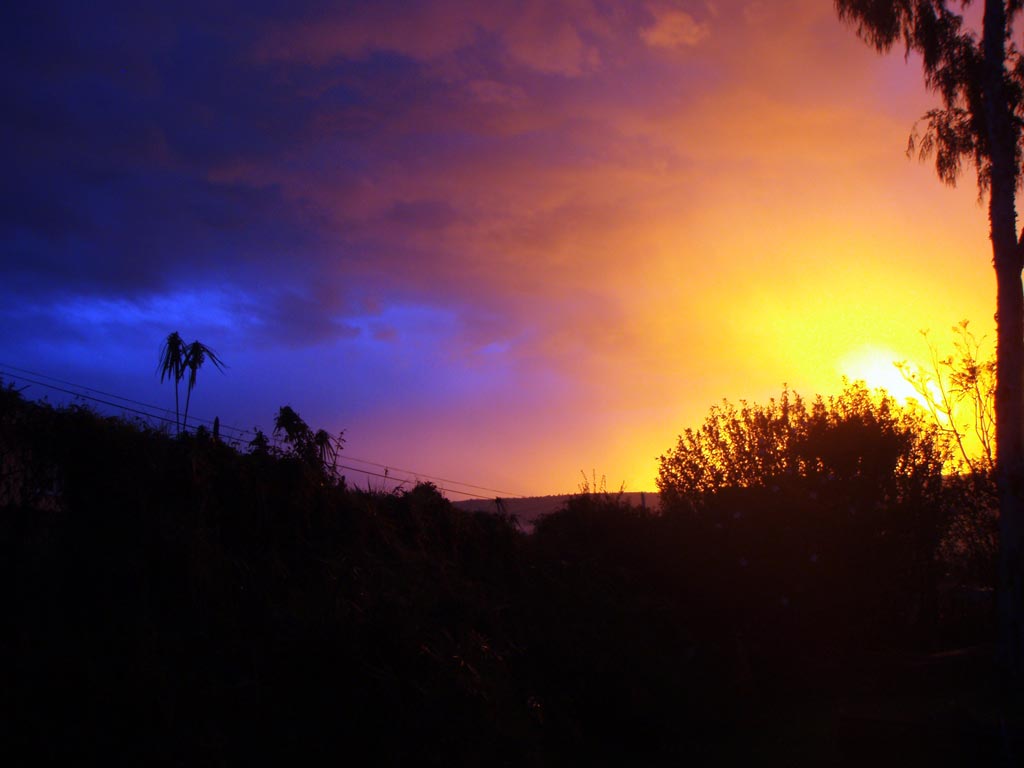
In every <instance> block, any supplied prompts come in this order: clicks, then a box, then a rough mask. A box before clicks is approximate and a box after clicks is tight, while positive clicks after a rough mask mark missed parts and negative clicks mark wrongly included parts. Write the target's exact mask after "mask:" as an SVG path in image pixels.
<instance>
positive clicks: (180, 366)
mask: <svg viewBox="0 0 1024 768" xmlns="http://www.w3.org/2000/svg"><path fill="white" fill-rule="evenodd" d="M157 368H158V370H159V371H160V383H161V384H163V383H164V381H165V380H167V379H170V380H172V381H173V382H174V431H175V434H180V433H181V419H180V408H179V405H178V403H179V398H178V385H179V384H180V383H181V380H182V378H183V377H184V375H185V341H184V339H182V338H181V335H180V334H179V333H178V332H177V331H174V332H172V333H169V334H167V338H166V339H164V343H163V346H161V347H160V362H159V364H158V365H157Z"/></svg>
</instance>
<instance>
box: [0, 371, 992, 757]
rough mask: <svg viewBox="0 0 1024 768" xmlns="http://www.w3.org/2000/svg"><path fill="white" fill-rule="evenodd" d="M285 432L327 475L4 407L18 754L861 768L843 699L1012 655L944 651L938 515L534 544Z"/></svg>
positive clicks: (710, 515)
mask: <svg viewBox="0 0 1024 768" xmlns="http://www.w3.org/2000/svg"><path fill="white" fill-rule="evenodd" d="M293 415H294V416H295V419H292V416H293ZM279 416H283V419H282V420H280V423H279V426H280V428H281V431H282V432H285V433H287V431H288V428H289V427H290V428H291V430H292V432H293V433H294V435H295V436H296V437H298V438H300V439H299V440H298V441H297V442H298V443H301V444H302V445H303V446H305V449H302V448H301V447H300V449H298V450H296V446H295V444H294V443H293V444H291V446H290V447H286V449H285V450H284V451H271V450H266V449H265V447H264V448H263V449H261V448H260V447H259V446H256V447H255V448H254V450H252V451H250V452H248V453H240V452H238V451H236V450H233V449H232V448H230V447H228V446H225V445H223V444H222V443H220V442H218V441H217V440H215V439H213V438H212V436H210V435H206V434H200V435H182V436H181V437H178V438H175V437H172V436H170V435H167V434H165V433H161V432H159V431H154V430H151V429H149V428H147V427H145V425H140V424H134V423H129V422H126V421H124V420H122V419H116V418H105V417H101V416H98V415H97V414H95V413H92V412H90V411H88V410H85V409H82V408H78V407H70V408H64V409H54V408H51V407H49V406H46V405H40V404H34V403H28V402H25V401H24V400H23V399H22V398H20V397H19V396H18V395H17V393H15V392H13V391H12V390H9V389H8V390H0V459H2V463H0V467H2V476H0V546H2V547H3V552H4V553H5V556H4V557H3V559H2V560H0V568H2V569H3V573H2V574H0V584H2V585H3V586H2V587H0V589H2V594H0V597H2V599H3V601H4V605H5V611H4V612H3V618H2V619H0V622H2V625H0V657H2V658H4V659H6V660H9V663H8V664H7V665H6V667H5V672H4V678H3V681H2V682H3V693H2V694H0V695H2V696H3V704H4V710H3V714H4V717H3V718H0V738H2V739H3V742H4V744H5V750H6V751H7V752H8V753H9V754H18V753H21V754H26V755H30V756H32V759H30V760H28V761H27V762H31V763H70V762H82V761H84V762H92V761H101V762H103V763H111V762H113V763H122V764H133V765H135V764H146V765H154V764H155V765H195V764H202V765H207V764H209V765H242V764H274V765H280V764H299V765H311V764H312V765H317V764H339V763H345V762H349V763H353V764H364V765H427V766H430V765H438V766H440V765H445V766H457V765H466V766H469V765H517V766H518V765H523V766H560V765H570V764H585V763H592V764H616V765H638V766H643V765H678V764H687V765H731V764H735V763H736V762H737V761H746V762H748V763H749V762H750V761H751V760H753V759H755V757H756V758H757V759H760V758H762V757H763V756H764V755H766V754H771V755H774V756H777V757H778V758H779V759H782V760H788V761H789V762H790V763H794V762H795V763H801V762H803V763H805V764H821V762H822V760H824V761H825V762H828V760H830V759H832V760H833V761H835V760H838V759H839V757H841V756H843V755H845V754H847V752H849V750H850V749H853V747H851V746H850V744H849V743H848V740H847V737H846V736H844V735H843V734H844V733H846V732H847V731H843V730H842V728H846V729H847V730H849V726H848V721H836V720H834V719H833V720H830V719H828V717H831V715H828V716H827V717H826V713H828V712H832V711H833V710H836V707H838V703H837V701H838V699H837V696H839V695H840V692H847V691H858V692H860V693H861V694H863V693H864V692H865V691H870V690H871V686H877V685H882V683H881V682H879V681H881V680H884V681H886V682H885V683H884V684H885V685H895V684H897V683H893V682H892V681H893V680H897V681H898V680H901V679H903V678H901V677H900V674H895V673H893V671H892V670H891V669H888V668H886V669H885V670H883V672H884V674H883V673H882V672H880V671H879V668H878V666H877V664H876V665H874V666H872V662H871V661H870V660H871V659H872V658H874V656H873V654H877V653H879V652H885V651H898V652H900V653H904V652H907V651H909V650H913V649H927V648H929V647H934V646H936V645H939V646H941V644H942V643H944V642H949V641H950V639H952V640H954V641H956V642H966V641H976V640H978V639H983V638H984V637H985V636H986V635H985V631H986V627H985V624H984V616H985V610H986V608H985V606H981V607H980V608H973V609H970V608H968V609H963V610H960V611H959V613H958V614H956V616H952V615H951V614H949V611H948V610H947V611H946V614H943V613H942V611H938V612H933V616H932V619H933V620H934V621H933V623H932V625H931V629H930V630H929V632H928V633H922V632H921V628H922V627H923V626H925V614H926V611H925V610H924V608H925V603H926V600H925V597H924V596H925V595H926V593H927V589H926V587H927V585H926V584H925V583H924V581H922V580H921V579H920V578H919V577H920V576H921V574H922V573H924V571H923V570H922V568H921V567H920V566H921V563H922V562H933V560H929V559H928V558H925V559H923V560H922V559H921V558H922V557H923V552H921V551H920V550H919V549H918V548H920V547H925V546H926V545H927V544H928V542H925V541H923V540H921V539H919V538H915V536H914V535H912V533H913V526H912V525H909V524H908V525H903V523H901V522H899V521H900V520H902V519H903V516H908V515H909V516H912V515H914V514H917V515H919V516H926V515H928V514H931V513H930V512H928V511H927V509H928V508H927V506H926V505H924V506H920V507H917V508H914V507H912V506H910V501H909V499H899V500H896V501H893V502H892V504H893V505H894V506H887V507H885V509H884V510H880V511H878V512H872V513H871V514H870V515H867V516H866V517H865V518H864V519H863V520H861V518H860V517H859V516H856V515H854V514H853V513H852V512H851V511H850V509H851V505H852V506H854V507H855V506H856V502H855V501H853V502H851V498H850V496H849V493H850V488H851V487H852V486H849V485H848V484H846V483H844V482H838V481H831V480H829V479H828V477H827V476H825V475H821V476H820V477H819V480H821V484H820V486H818V487H817V488H816V489H811V488H810V487H808V486H803V487H801V486H794V487H792V488H787V489H782V488H780V490H778V491H775V490H773V488H772V487H768V486H761V487H747V488H737V489H720V490H719V491H718V492H717V493H715V494H714V495H713V496H709V497H707V498H706V499H705V501H704V503H702V505H701V510H702V513H701V514H683V513H682V512H680V511H677V513H669V514H663V515H656V514H650V513H648V512H646V511H643V510H637V509H633V508H630V507H628V506H626V505H624V504H622V503H620V502H619V501H618V500H616V499H615V498H614V497H608V496H606V495H599V494H585V495H581V496H578V497H576V498H574V499H573V500H572V501H571V502H570V503H569V504H568V505H567V506H566V508H565V509H564V510H563V511H561V512H559V513H556V514H554V515H551V516H548V517H546V518H543V519H542V520H540V521H539V522H538V524H537V526H536V530H535V532H534V533H533V534H531V535H529V536H526V535H524V534H523V533H522V532H521V531H519V529H518V528H517V527H516V525H515V524H514V521H512V520H510V519H508V518H505V517H501V516H494V515H486V514H473V513H464V512H460V511H457V510H456V509H454V508H453V507H452V506H451V504H450V503H448V502H447V500H445V499H444V498H443V497H441V496H440V494H438V493H437V491H436V489H434V488H433V487H431V486H429V485H421V486H418V487H416V488H414V489H412V490H410V491H407V492H404V493H398V494H371V493H363V492H359V491H355V490H352V489H348V488H346V487H345V486H344V484H343V483H342V482H340V481H339V479H338V478H336V476H335V475H334V474H333V472H332V471H331V467H330V466H329V465H328V464H327V463H325V462H324V461H323V460H322V459H323V457H321V456H320V455H319V453H317V452H315V451H314V450H313V447H314V446H312V444H307V442H305V439H306V438H309V437H310V436H315V433H313V432H312V431H311V430H309V429H308V428H304V427H305V425H304V423H301V420H299V419H298V416H297V414H294V412H293V411H284V409H282V413H281V414H279ZM854 479H856V478H854ZM812 491H813V493H814V494H817V495H816V496H814V495H812ZM856 508H857V510H858V513H859V512H860V511H865V510H866V508H864V507H856ZM907 519H908V520H909V519H911V518H909V517H908V518H907ZM932 554H934V553H932ZM904 560H905V561H904ZM933 597H934V595H933ZM933 602H934V600H933ZM970 610H974V611H975V612H974V613H971V612H970ZM951 619H956V620H957V621H951ZM965 620H968V621H966V622H965ZM935 622H938V623H935ZM954 625H955V626H956V627H961V626H964V625H966V626H968V627H969V632H973V634H968V635H962V634H961V635H955V636H954V635H949V634H948V632H947V630H946V628H948V627H953V626H954ZM957 631H960V630H959V629H958V630H957ZM944 633H946V634H944ZM866 670H867V671H866ZM915 674H916V673H915ZM979 679H981V677H980V676H979ZM823 702H824V703H823ZM965 706H966V705H965ZM830 708H831V709H830ZM836 711H838V710H836ZM837 722H838V723H839V725H837ZM843 723H847V725H843ZM840 726H842V728H840ZM837 728H839V730H837ZM972 734H973V732H972V733H968V734H967V735H966V736H965V734H964V731H963V728H958V727H952V728H945V727H943V728H940V729H939V730H938V732H936V733H931V732H929V735H928V737H927V739H921V738H918V737H919V736H920V735H921V734H919V733H914V732H912V733H910V734H909V735H908V740H909V741H910V742H911V743H913V744H914V749H915V755H916V756H917V757H920V758H922V760H926V761H927V762H928V763H929V764H931V765H935V764H952V763H942V759H944V758H948V759H949V760H961V761H962V760H963V759H964V756H965V755H970V756H971V757H977V756H979V755H980V756H981V757H982V758H984V756H985V755H986V754H987V753H986V752H985V751H984V750H985V749H987V748H988V746H987V745H988V744H989V742H988V741H984V744H982V747H981V748H980V750H981V751H979V747H978V744H977V743H976V740H975V739H974V736H973V735H972ZM855 741H856V743H857V744H859V743H861V740H860V739H859V737H858V738H857V739H856V740H855ZM991 743H993V744H994V743H995V742H994V740H993V741H992V742H991ZM921 744H924V745H925V746H920V745H921ZM851 754H852V753H851ZM875 763H876V764H877V763H878V761H877V760H875ZM852 764H856V763H852ZM900 764H913V762H912V761H910V762H908V761H902V762H901V763H900ZM921 764H924V763H921Z"/></svg>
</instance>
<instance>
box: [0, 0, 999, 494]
mask: <svg viewBox="0 0 1024 768" xmlns="http://www.w3.org/2000/svg"><path fill="white" fill-rule="evenodd" d="M9 6H10V7H5V9H4V10H3V11H0V19H2V23H0V36H2V39H3V40H2V42H3V53H0V57H2V66H0V89H2V101H3V104H4V117H3V119H2V125H3V134H2V135H3V141H2V147H3V150H2V151H3V163H4V174H3V177H2V180H0V195H2V205H0V366H7V367H6V369H2V368H0V370H6V371H7V375H6V376H5V380H7V381H9V382H12V383H17V384H18V385H19V386H24V385H25V383H26V382H25V381H23V380H15V379H13V378H12V376H13V375H14V374H15V373H16V372H15V371H13V369H12V367H17V368H20V369H22V372H24V371H32V372H34V373H35V374H44V375H46V376H50V377H53V378H56V379H60V380H61V381H67V382H71V383H74V384H76V385H77V386H79V387H81V386H87V387H92V388H93V389H94V390H100V391H103V392H108V393H113V394H117V395H122V396H125V397H129V398H132V399H134V400H137V401H138V402H142V403H151V404H154V405H157V406H160V407H163V408H172V409H173V403H174V395H173V389H172V388H171V387H170V385H169V384H168V383H167V382H164V383H161V381H160V377H159V375H158V373H157V363H158V357H159V352H160V345H161V342H162V340H163V339H164V338H165V337H166V336H167V334H168V333H170V332H171V331H178V332H180V334H181V335H182V336H183V337H184V338H185V339H186V340H187V341H188V340H192V339H198V340H200V341H202V342H204V343H205V344H207V345H208V346H210V347H212V348H213V349H215V350H216V352H217V353H218V355H219V356H220V357H221V358H222V359H223V360H224V361H225V362H226V363H227V366H228V367H227V368H226V369H225V371H224V372H223V374H221V373H218V372H217V371H216V370H214V369H213V368H204V369H203V370H201V371H200V372H199V378H198V381H197V386H196V389H195V392H194V396H193V401H192V405H191V414H192V415H194V416H197V417H200V418H208V419H212V418H213V417H214V416H217V417H219V418H220V420H221V422H222V423H224V424H226V425H234V426H238V427H242V428H250V429H251V428H253V427H257V426H259V427H260V428H262V429H264V430H266V431H268V432H269V431H270V430H271V429H272V427H273V421H274V416H275V414H276V413H277V409H278V408H279V407H281V406H282V405H290V406H292V407H293V408H294V409H295V410H296V411H297V412H298V413H299V414H300V415H301V416H302V417H303V418H304V419H305V420H306V421H307V422H308V423H309V424H310V425H311V426H313V427H314V428H325V429H328V430H329V431H332V432H338V431H340V430H344V433H345V439H346V444H345V450H344V451H343V457H352V461H351V463H352V464H353V465H355V463H356V459H358V460H360V461H367V460H368V461H373V462H377V463H379V464H381V465H384V466H386V467H389V468H392V467H397V468H402V469H406V470H411V472H413V473H415V474H416V475H417V476H421V477H440V478H446V479H448V480H456V481H459V482H462V483H471V484H473V485H475V486H479V488H478V489H477V490H475V491H473V492H475V493H480V494H481V495H489V496H494V495H509V496H511V495H533V494H548V493H561V492H570V491H574V490H576V489H577V488H578V487H579V485H580V482H581V479H582V478H581V472H583V473H585V474H586V475H587V477H594V476H596V477H597V478H600V477H601V476H604V477H605V478H606V480H607V485H608V487H609V488H610V489H613V490H614V489H618V488H619V487H620V486H622V485H624V486H625V488H626V490H632V491H636V490H651V489H653V488H654V486H655V482H654V480H655V477H656V474H657V466H658V461H657V459H658V456H660V455H661V454H662V453H664V452H666V451H667V450H669V449H670V448H671V447H672V446H673V445H674V444H675V442H676V440H677V437H678V435H679V434H680V433H681V432H682V431H683V430H684V429H685V428H687V427H691V426H697V425H699V424H700V422H701V421H703V419H704V417H705V415H706V414H707V412H708V409H709V408H710V407H711V406H712V405H714V404H716V403H718V402H721V400H722V399H723V398H726V399H729V400H732V401H738V400H740V399H746V400H751V401H758V402H763V401H764V400H766V399H767V398H769V397H771V396H773V395H777V394H778V393H779V392H780V391H781V389H782V387H783V384H788V385H789V386H790V387H792V388H795V389H796V390H797V391H798V392H800V393H802V394H805V395H813V394H815V393H826V394H827V393H829V392H834V391H836V390H838V389H839V388H840V387H841V376H842V375H844V374H845V375H848V376H850V377H852V378H864V379H866V380H867V382H868V384H869V385H872V386H889V387H890V388H893V390H894V391H895V392H896V393H897V394H899V395H902V394H905V393H902V392H899V391H898V389H899V384H900V381H899V379H898V375H894V373H895V369H894V368H892V366H891V365H890V363H891V362H892V361H895V360H909V361H911V362H912V363H913V362H919V361H920V362H923V361H925V360H926V359H927V347H926V345H925V343H924V341H923V339H922V337H921V336H920V334H919V331H920V330H922V329H930V330H931V332H932V338H933V339H934V340H935V341H936V342H937V343H939V344H940V345H942V344H945V343H947V342H949V340H950V339H951V336H950V334H949V328H950V327H951V326H953V325H954V324H955V323H957V322H958V321H960V320H961V319H969V320H971V323H972V325H971V327H972V328H974V329H975V330H976V331H977V332H978V333H979V334H981V335H985V334H987V335H988V336H989V337H992V336H993V335H994V333H993V328H994V323H993V319H992V316H993V312H994V306H995V301H994V296H995V280H994V276H993V272H992V268H991V251H990V245H989V241H988V235H987V226H986V215H985V209H984V206H983V205H982V204H980V203H979V200H978V193H977V189H976V186H975V182H974V178H973V175H972V172H971V171H970V169H967V171H966V173H965V176H964V179H963V181H962V182H961V184H960V185H959V186H958V187H957V188H955V189H953V188H949V187H946V186H943V185H942V184H941V183H940V182H939V181H938V180H937V179H936V176H935V173H934V169H933V167H931V166H930V165H929V164H928V163H921V162H918V161H917V160H916V159H908V158H907V157H906V154H905V150H906V146H907V139H908V136H909V134H910V133H911V131H912V129H913V127H914V124H915V121H916V120H917V119H918V118H920V117H921V116H922V115H923V114H924V113H925V111H927V110H928V109H929V108H931V107H932V106H934V105H935V103H936V98H935V97H934V96H932V95H930V94H928V93H927V92H926V91H925V89H924V87H923V85H922V81H921V75H920V67H919V64H918V62H917V61H916V60H915V59H914V58H913V57H911V58H909V59H907V58H905V57H904V55H903V53H902V51H897V52H894V53H892V54H890V55H888V56H880V55H878V54H876V53H875V52H874V51H873V50H872V49H871V48H869V47H868V46H867V45H865V44H864V43H863V42H861V41H860V40H858V39H857V37H856V35H855V34H854V32H853V31H852V30H851V29H850V28H849V27H847V26H844V25H842V24H841V23H840V22H839V21H838V20H837V17H836V14H835V11H834V10H833V3H832V2H831V0H760V1H759V0H675V1H672V0H636V1H634V0H609V1H607V2H605V1H604V0H520V1H518V2H501V1H497V0H496V1H495V2H486V3H481V2H479V1H478V0H430V1H417V0H400V1H399V0H395V1H393V0H373V1H372V2H346V1H344V0H342V1H340V2H339V1H337V0H335V1H334V2H326V1H324V0H287V2H284V1H282V2H276V1H273V0H247V2H220V1H219V0H201V1H195V0H180V1H179V2H175V3H172V4H169V3H164V2H146V1H145V0H135V1H133V2H108V1H107V0H95V1H94V2H90V3H81V2H45V1H44V2H33V3H13V4H9ZM23 375H27V374H24V373H23ZM35 380H36V381H48V382H51V383H52V382H53V379H46V380H44V379H41V378H39V377H38V376H37V377H36V379H35ZM26 396H29V397H43V396H47V397H48V398H49V399H50V400H51V401H61V399H62V398H66V395H64V394H62V393H60V392H59V391H57V390H54V389H47V388H46V387H42V386H40V385H39V384H29V386H28V389H27V390H26ZM367 466H372V465H367ZM376 471H380V468H378V469H377V470H376ZM388 474H389V477H396V476H402V475H400V474H399V473H398V472H392V471H389V473H388ZM351 476H352V477H353V478H355V477H357V475H355V474H352V475H351ZM404 476H406V477H409V476H411V475H410V474H406V475H404ZM359 482H360V484H362V483H363V482H367V483H370V482H375V483H377V484H379V486H380V487H386V486H387V482H390V481H384V480H383V479H381V478H377V479H374V478H364V479H363V480H361V481H359ZM451 487H452V488H454V487H455V486H454V485H453V484H452V485H451ZM463 488H465V487H464V486H463ZM482 489H485V490H482ZM452 498H463V496H462V495H460V494H453V495H452Z"/></svg>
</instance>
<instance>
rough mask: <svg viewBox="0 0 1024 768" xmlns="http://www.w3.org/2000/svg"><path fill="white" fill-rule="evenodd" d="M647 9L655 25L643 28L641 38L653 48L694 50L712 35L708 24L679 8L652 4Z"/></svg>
mask: <svg viewBox="0 0 1024 768" xmlns="http://www.w3.org/2000/svg"><path fill="white" fill-rule="evenodd" d="M647 9H648V11H649V12H650V14H651V16H653V17H654V23H653V24H651V25H650V26H647V27H643V28H642V29H641V30H640V36H641V37H642V38H643V40H644V42H645V43H647V45H649V46H651V47H652V48H692V47H693V46H696V45H698V44H699V43H700V42H701V41H703V40H704V39H706V38H707V37H708V36H709V35H710V34H711V25H710V24H709V23H708V22H698V21H697V20H696V19H694V18H693V16H691V15H690V14H689V13H687V12H686V11H683V10H681V9H679V8H675V7H673V6H671V5H664V4H654V3H652V4H649V5H648V6H647Z"/></svg>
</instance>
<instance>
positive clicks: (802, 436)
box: [658, 382, 948, 508]
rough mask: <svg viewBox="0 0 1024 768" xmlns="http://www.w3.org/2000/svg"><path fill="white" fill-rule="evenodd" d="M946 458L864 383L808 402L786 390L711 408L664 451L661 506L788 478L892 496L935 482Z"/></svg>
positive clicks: (928, 435)
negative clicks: (758, 401)
mask: <svg viewBox="0 0 1024 768" xmlns="http://www.w3.org/2000/svg"><path fill="white" fill-rule="evenodd" d="M947 455H948V449H947V445H946V442H945V441H944V440H943V439H942V436H941V434H940V433H939V430H938V428H937V427H936V426H935V425H934V424H930V423H929V422H928V421H927V420H926V419H925V418H924V417H923V415H922V414H921V413H918V412H915V411H913V410H910V409H907V408H903V407H901V406H900V405H899V404H898V403H897V402H896V401H895V400H894V399H893V398H892V397H890V396H888V395H887V394H885V393H884V392H881V391H878V392H874V393H872V392H870V391H869V390H868V389H867V387H866V386H865V385H864V384H863V382H853V383H849V382H847V383H846V386H845V388H844V389H843V391H842V392H841V393H840V394H838V395H833V396H830V397H827V398H825V397H821V396H818V397H816V398H815V399H814V400H812V401H807V400H805V399H804V398H802V397H801V396H800V395H798V394H796V393H794V392H791V391H790V390H789V389H784V390H783V391H782V394H781V395H780V396H779V398H778V399H775V398H773V399H771V400H769V402H768V403H767V404H764V405H758V404H756V403H747V402H746V401H741V402H740V404H739V406H736V405H734V404H732V403H729V402H727V401H724V402H723V403H722V404H721V405H718V406H714V407H712V409H711V411H710V413H709V414H708V416H707V418H706V419H705V421H704V423H703V425H701V426H700V427H699V428H696V429H687V430H686V431H685V432H684V433H683V434H682V435H680V437H679V440H678V442H677V444H676V446H675V447H674V448H673V449H672V450H670V451H668V452H667V453H665V454H663V455H662V456H661V458H660V467H659V472H658V489H659V490H660V491H661V494H662V504H663V506H666V507H668V508H672V507H673V506H676V505H678V503H679V502H684V503H689V504H691V505H694V504H698V503H700V502H701V501H702V500H703V499H705V498H706V497H708V496H709V495H713V494H715V493H718V492H720V491H722V490H724V489H726V488H750V487H769V486H772V485H778V484H782V483H792V482H793V481H794V480H795V481H824V480H833V481H841V482H847V483H849V482H853V483H857V484H860V485H862V486H864V487H866V488H873V489H875V491H877V492H878V493H882V494H885V493H889V494H895V495H897V496H898V495H906V494H909V493H911V492H913V491H915V490H916V491H920V490H922V489H923V488H924V487H925V486H928V485H934V484H936V483H938V482H940V478H941V471H942V465H943V462H944V461H945V459H946V456H947Z"/></svg>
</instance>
